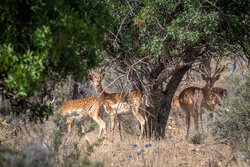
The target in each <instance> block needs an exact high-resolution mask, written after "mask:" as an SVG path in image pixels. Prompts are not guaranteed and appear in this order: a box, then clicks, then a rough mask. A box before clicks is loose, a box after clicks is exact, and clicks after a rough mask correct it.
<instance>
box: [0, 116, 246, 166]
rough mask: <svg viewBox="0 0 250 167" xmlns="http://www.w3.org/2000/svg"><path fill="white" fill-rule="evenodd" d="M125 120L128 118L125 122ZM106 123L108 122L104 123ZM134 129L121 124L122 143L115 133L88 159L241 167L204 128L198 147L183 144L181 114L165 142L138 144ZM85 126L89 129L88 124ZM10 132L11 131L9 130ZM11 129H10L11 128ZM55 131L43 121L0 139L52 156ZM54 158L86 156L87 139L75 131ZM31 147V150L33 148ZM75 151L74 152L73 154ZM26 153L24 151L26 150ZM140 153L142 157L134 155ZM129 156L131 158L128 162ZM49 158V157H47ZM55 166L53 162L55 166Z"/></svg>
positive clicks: (61, 160) (118, 163)
mask: <svg viewBox="0 0 250 167" xmlns="http://www.w3.org/2000/svg"><path fill="white" fill-rule="evenodd" d="M126 119H127V120H128V119H129V117H127V118H126ZM105 120H106V121H109V120H108V118H106V119H105ZM131 123H132V125H133V127H134V129H137V130H135V131H134V130H131V129H130V130H128V129H127V130H126V131H125V130H124V128H125V127H129V126H127V125H126V124H123V125H124V126H123V130H122V131H123V140H122V141H121V140H120V137H119V135H118V133H116V134H117V135H116V136H115V140H114V142H113V143H112V142H110V141H109V140H108V139H105V140H103V141H101V142H99V144H100V145H99V146H96V147H94V151H93V152H92V153H91V155H90V157H89V159H90V160H91V161H93V162H96V161H100V162H102V166H104V167H112V166H114V167H119V166H122V167H125V166H129V167H133V166H151V167H165V166H171V167H177V166H178V167H181V166H185V167H196V166H197V167H202V166H204V167H205V166H211V167H212V166H213V167H216V166H232V167H233V166H240V167H241V166H244V163H243V161H242V159H241V157H237V154H235V153H234V152H232V150H231V149H230V147H229V146H228V145H225V144H223V143H219V142H216V141H214V137H213V136H212V135H211V134H210V133H209V130H208V129H207V128H204V132H203V133H202V135H203V137H204V140H202V141H201V144H192V143H191V140H188V141H187V140H185V133H186V129H185V124H184V119H183V114H180V113H177V112H171V118H170V121H169V124H168V126H167V129H166V133H167V138H166V139H163V140H159V141H157V140H153V139H152V140H144V141H142V140H140V139H138V136H137V135H136V134H137V132H136V131H138V126H137V123H136V122H134V121H131ZM86 126H89V125H88V124H87V125H86ZM193 127H194V125H193V124H191V131H190V136H191V137H192V136H193V135H194V130H193V129H192V128H193ZM9 128H10V127H9ZM12 128H13V127H12ZM54 129H57V127H56V126H55V124H54V123H53V122H52V121H46V122H45V123H44V124H38V125H30V124H26V125H25V126H24V124H22V127H21V128H20V130H19V133H17V134H15V136H13V134H11V135H12V136H11V137H10V136H9V138H8V141H6V140H3V137H4V135H1V140H2V141H4V143H2V144H6V143H8V144H11V145H15V146H17V147H18V148H26V147H27V146H29V147H30V148H32V147H31V146H30V145H31V144H30V143H33V145H35V146H38V145H40V147H41V148H42V149H37V147H35V148H36V149H35V150H37V151H39V150H40V151H42V150H43V151H45V152H50V151H51V152H52V151H55V150H53V149H55V140H54V139H55V131H54ZM0 130H1V133H2V134H4V133H5V137H7V136H8V134H9V135H10V133H9V132H8V128H7V127H5V128H1V129H0ZM98 130H99V127H96V128H95V130H94V131H92V132H90V133H88V137H89V138H90V140H91V141H92V142H93V143H94V142H96V141H97V134H98ZM61 141H62V142H61V144H60V145H59V148H58V152H57V155H56V157H55V158H56V159H54V161H56V166H61V165H62V164H63V163H64V162H65V159H67V157H69V156H70V155H71V154H72V153H75V152H78V154H79V155H80V156H81V157H83V156H84V155H86V152H87V145H86V139H85V138H84V137H80V136H79V135H78V133H77V130H76V129H75V130H74V131H73V132H72V133H70V134H67V133H66V132H64V135H63V136H62V138H61ZM148 143H150V144H152V146H151V147H145V144H148ZM132 144H136V145H137V147H136V148H132ZM33 147H34V146H33ZM76 149H77V151H76ZM26 150H27V149H26ZM138 151H140V152H141V154H140V155H137V152H138ZM129 155H131V156H132V157H131V158H129ZM48 157H50V156H48ZM54 163H55V162H54Z"/></svg>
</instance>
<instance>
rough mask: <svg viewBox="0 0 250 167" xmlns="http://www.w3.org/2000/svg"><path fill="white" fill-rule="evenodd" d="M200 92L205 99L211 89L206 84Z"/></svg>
mask: <svg viewBox="0 0 250 167" xmlns="http://www.w3.org/2000/svg"><path fill="white" fill-rule="evenodd" d="M202 91H203V94H204V97H206V96H207V95H208V94H209V92H210V91H211V88H210V87H209V86H208V84H206V85H205V86H204V87H203V88H202Z"/></svg>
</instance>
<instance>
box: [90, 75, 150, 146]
mask: <svg viewBox="0 0 250 167" xmlns="http://www.w3.org/2000/svg"><path fill="white" fill-rule="evenodd" d="M89 79H90V80H92V81H93V83H94V86H95V87H96V89H97V92H98V93H99V94H100V99H101V101H102V104H103V106H104V109H105V111H106V112H107V113H108V114H109V116H110V122H111V131H112V132H111V141H113V137H114V128H115V117H117V118H118V123H119V124H118V130H119V134H120V138H121V139H122V135H121V123H120V116H121V115H132V114H133V115H134V116H135V117H136V119H137V120H138V121H139V122H140V125H141V133H140V135H141V137H142V136H143V132H144V127H145V125H146V124H147V118H146V113H145V110H146V106H145V103H144V97H145V93H144V92H140V91H132V92H131V93H130V94H125V93H107V92H105V91H104V90H103V87H102V84H101V80H102V79H101V77H100V76H97V77H96V76H93V75H89Z"/></svg>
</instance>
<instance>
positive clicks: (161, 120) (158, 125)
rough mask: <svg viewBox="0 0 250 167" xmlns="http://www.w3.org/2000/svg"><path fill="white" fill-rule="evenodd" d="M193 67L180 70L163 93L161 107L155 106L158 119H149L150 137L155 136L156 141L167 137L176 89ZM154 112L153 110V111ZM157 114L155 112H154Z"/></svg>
mask: <svg viewBox="0 0 250 167" xmlns="http://www.w3.org/2000/svg"><path fill="white" fill-rule="evenodd" d="M190 67H191V66H184V67H182V68H180V69H179V70H178V71H177V72H176V73H175V74H173V76H172V77H171V79H170V81H169V82H168V84H167V87H166V90H165V91H164V92H162V96H163V97H162V100H161V103H160V104H159V105H160V106H158V107H157V106H154V111H156V110H159V112H156V113H158V114H157V115H156V118H153V117H151V116H150V117H149V127H151V129H152V130H151V131H150V136H151V137H152V134H154V135H155V137H156V139H160V138H164V137H165V128H166V125H167V121H168V116H169V114H170V110H171V101H172V98H173V96H174V94H175V91H176V89H177V88H178V86H179V84H180V83H181V81H182V78H183V76H184V74H185V73H186V72H187V71H188V70H189V69H190ZM151 110H152V109H151ZM154 113H155V112H154Z"/></svg>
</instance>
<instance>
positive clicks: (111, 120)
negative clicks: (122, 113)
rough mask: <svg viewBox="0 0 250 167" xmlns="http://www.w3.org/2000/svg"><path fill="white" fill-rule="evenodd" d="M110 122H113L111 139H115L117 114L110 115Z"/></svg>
mask: <svg viewBox="0 0 250 167" xmlns="http://www.w3.org/2000/svg"><path fill="white" fill-rule="evenodd" d="M110 123H111V141H113V139H114V133H115V115H114V114H113V115H110Z"/></svg>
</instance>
